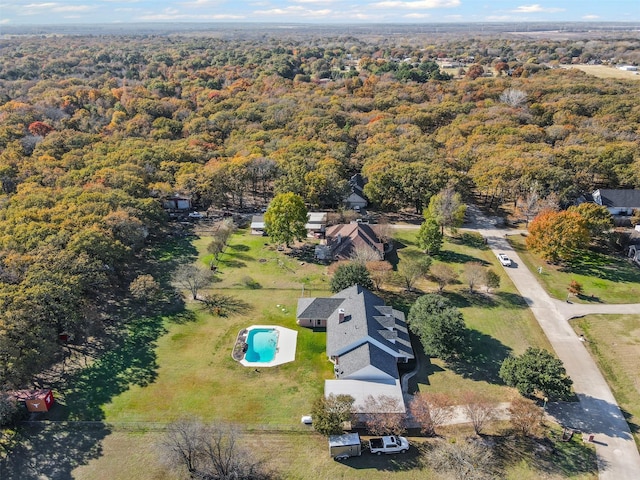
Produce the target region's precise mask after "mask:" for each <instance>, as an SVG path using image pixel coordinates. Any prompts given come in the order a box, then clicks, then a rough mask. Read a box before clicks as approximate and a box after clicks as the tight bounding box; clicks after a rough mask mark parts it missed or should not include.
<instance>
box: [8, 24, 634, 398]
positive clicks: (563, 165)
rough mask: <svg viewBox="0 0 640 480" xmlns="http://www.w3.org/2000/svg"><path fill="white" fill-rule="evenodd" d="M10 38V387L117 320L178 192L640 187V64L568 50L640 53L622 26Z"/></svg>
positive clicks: (239, 197) (402, 201)
mask: <svg viewBox="0 0 640 480" xmlns="http://www.w3.org/2000/svg"><path fill="white" fill-rule="evenodd" d="M0 53H1V54H0V386H1V387H3V388H13V387H21V386H28V385H30V384H31V382H32V381H33V375H34V373H35V372H38V371H40V370H41V369H43V368H45V367H46V366H47V365H49V364H50V363H51V362H53V361H55V360H56V359H57V358H59V357H60V355H62V353H63V351H64V348H63V347H64V345H63V342H61V341H60V339H61V338H65V339H72V340H71V343H78V344H80V343H82V342H84V341H85V340H86V339H87V338H89V337H91V336H93V335H95V334H97V333H98V332H101V331H104V330H105V329H106V328H108V327H113V328H118V323H117V321H116V320H114V319H113V317H112V316H111V315H107V314H106V313H105V312H106V309H107V308H108V306H109V303H110V301H111V300H112V296H113V295H114V292H121V295H126V292H127V291H128V287H129V284H130V282H131V281H132V280H133V279H134V278H135V276H136V275H137V274H138V273H140V272H144V265H145V252H146V250H145V247H146V246H148V245H149V244H152V243H153V242H161V241H162V240H163V238H164V235H165V232H166V229H165V226H166V224H167V222H168V217H167V214H166V212H164V211H163V209H162V206H161V199H162V198H164V197H166V196H170V195H173V194H186V195H189V196H191V197H192V198H193V200H194V202H195V205H196V206H197V207H198V208H199V209H203V210H204V209H208V208H210V207H212V208H216V209H218V208H224V209H232V210H238V209H245V208H247V207H255V206H264V205H266V203H267V202H268V201H269V199H270V198H272V196H273V195H274V194H275V193H280V192H294V193H297V194H299V195H301V196H302V197H303V198H304V199H305V201H306V202H307V204H308V206H310V207H312V208H321V209H329V208H337V207H339V206H340V204H341V200H342V198H343V197H344V195H345V192H346V190H347V188H348V179H349V178H350V176H351V175H353V174H354V173H360V172H361V173H362V174H363V175H364V176H365V177H367V178H368V180H369V182H368V184H367V185H366V188H365V192H366V194H367V195H368V197H369V199H370V200H371V202H372V203H373V205H374V206H375V208H378V209H381V210H388V211H395V210H400V209H411V210H412V211H416V212H421V210H422V209H423V208H424V207H425V206H426V205H427V204H428V202H429V199H430V197H431V196H432V195H434V194H436V193H437V192H438V191H440V190H441V189H442V188H444V187H445V186H452V187H454V188H456V189H457V190H458V191H460V192H461V193H463V194H465V195H468V196H471V194H474V195H475V196H476V198H477V199H478V201H481V202H484V203H486V204H487V205H493V206H497V205H500V204H502V203H504V202H510V203H512V204H513V203H517V202H518V200H519V199H520V198H524V197H526V196H527V195H528V194H531V193H532V192H534V193H535V194H536V195H538V196H539V197H541V198H544V197H547V196H549V195H551V194H553V195H556V196H557V198H558V199H559V201H560V202H561V203H563V204H565V205H567V204H570V203H571V202H572V201H573V200H575V198H577V197H578V196H579V195H580V194H582V193H584V192H589V191H592V190H593V189H595V188H598V187H610V188H611V187H615V188H618V187H620V188H625V187H640V149H639V147H640V131H639V125H640V82H639V81H622V80H614V79H597V78H594V77H588V76H587V75H586V74H584V73H582V72H580V71H577V70H572V69H564V68H556V67H557V66H558V65H560V64H571V63H581V62H592V63H613V64H616V63H622V62H636V63H638V61H639V60H640V40H638V39H637V38H634V37H627V36H625V35H624V34H619V36H616V37H615V38H607V39H606V40H603V39H593V38H592V39H589V40H542V39H538V40H531V39H528V38H525V37H518V36H512V37H505V36H478V37H473V36H466V37H457V38H447V37H446V36H444V37H442V38H435V37H434V38H430V37H428V36H416V37H410V36H402V37H393V38H386V37H382V36H380V37H376V36H371V37H369V38H363V37H356V36H325V37H322V36H318V37H317V38H304V37H303V36H291V37H285V36H284V35H281V36H276V35H263V36H262V37H259V36H254V37H253V38H251V39H245V40H242V39H237V38H234V39H225V38H217V37H216V36H205V35H195V34H194V35H184V36H180V35H140V36H134V35H129V36H124V35H123V36H117V35H111V36H55V37H52V36H23V37H20V36H16V37H11V38H4V39H2V40H0ZM443 59H450V60H452V61H455V62H456V64H459V65H460V67H459V69H457V71H455V72H454V73H451V72H449V73H445V72H444V71H443V70H442V69H441V68H440V66H439V65H441V61H442V60H443ZM438 62H440V63H438ZM109 322H115V323H113V324H112V323H109Z"/></svg>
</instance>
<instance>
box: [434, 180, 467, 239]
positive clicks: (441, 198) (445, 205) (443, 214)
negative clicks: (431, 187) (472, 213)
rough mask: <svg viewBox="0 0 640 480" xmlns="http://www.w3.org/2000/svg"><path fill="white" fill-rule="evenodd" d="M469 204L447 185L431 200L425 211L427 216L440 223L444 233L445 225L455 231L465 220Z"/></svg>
mask: <svg viewBox="0 0 640 480" xmlns="http://www.w3.org/2000/svg"><path fill="white" fill-rule="evenodd" d="M466 211H467V206H466V205H465V204H464V203H462V197H461V196H460V194H459V193H456V192H455V191H454V190H453V188H451V187H447V188H445V189H444V190H442V191H440V193H438V194H437V195H434V196H433V197H431V200H429V207H428V208H427V211H426V212H425V215H424V216H425V218H426V219H428V218H431V219H433V220H435V221H436V222H437V223H438V225H440V231H441V232H442V233H444V227H447V228H449V229H450V230H451V231H455V229H456V228H458V227H461V226H462V223H463V222H464V214H465V212H466Z"/></svg>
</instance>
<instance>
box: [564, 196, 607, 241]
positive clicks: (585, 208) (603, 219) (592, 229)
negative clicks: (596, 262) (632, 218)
mask: <svg viewBox="0 0 640 480" xmlns="http://www.w3.org/2000/svg"><path fill="white" fill-rule="evenodd" d="M569 211H573V212H577V213H579V214H580V216H581V217H582V218H583V219H584V223H585V227H586V228H587V230H588V231H589V235H590V236H591V239H592V241H594V242H598V241H600V242H601V241H603V240H604V239H605V234H606V233H607V232H609V231H610V230H612V229H613V217H612V216H611V213H610V212H609V210H608V209H607V207H605V206H602V205H597V204H595V203H591V202H585V203H581V204H580V205H578V206H575V207H569Z"/></svg>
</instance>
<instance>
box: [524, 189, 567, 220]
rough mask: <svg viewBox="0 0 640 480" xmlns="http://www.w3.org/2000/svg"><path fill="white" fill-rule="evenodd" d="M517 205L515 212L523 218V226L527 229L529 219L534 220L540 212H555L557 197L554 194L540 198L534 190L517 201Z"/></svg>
mask: <svg viewBox="0 0 640 480" xmlns="http://www.w3.org/2000/svg"><path fill="white" fill-rule="evenodd" d="M517 205H518V206H517V211H518V212H519V213H520V214H521V215H522V216H524V218H525V222H526V223H525V226H527V227H528V226H529V222H530V221H531V219H532V218H535V216H536V215H538V214H539V213H540V212H541V211H543V210H552V211H557V210H558V197H557V195H555V194H551V195H549V196H547V197H545V198H542V197H540V194H539V193H538V192H537V191H536V190H531V191H530V192H529V193H527V195H526V196H525V197H523V198H519V199H518V201H517Z"/></svg>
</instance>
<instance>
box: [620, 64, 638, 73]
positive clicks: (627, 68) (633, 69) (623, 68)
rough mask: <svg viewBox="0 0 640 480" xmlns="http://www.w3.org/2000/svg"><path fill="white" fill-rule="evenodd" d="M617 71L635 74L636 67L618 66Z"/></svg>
mask: <svg viewBox="0 0 640 480" xmlns="http://www.w3.org/2000/svg"><path fill="white" fill-rule="evenodd" d="M618 70H624V71H625V72H637V71H638V67H637V66H635V65H620V66H619V67H618Z"/></svg>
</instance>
